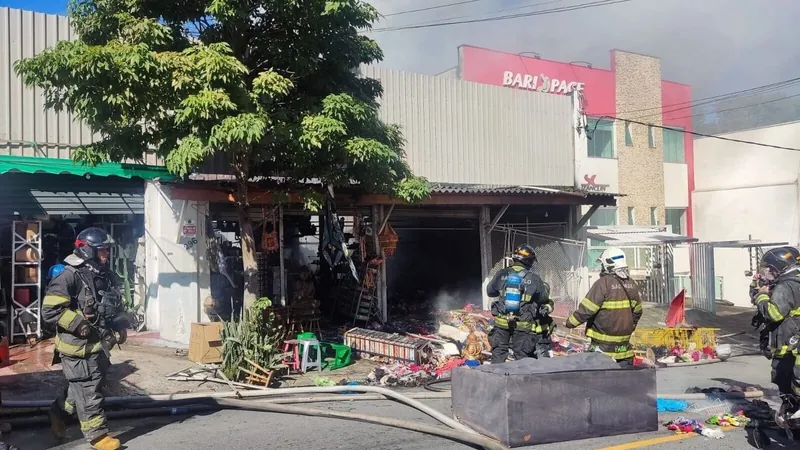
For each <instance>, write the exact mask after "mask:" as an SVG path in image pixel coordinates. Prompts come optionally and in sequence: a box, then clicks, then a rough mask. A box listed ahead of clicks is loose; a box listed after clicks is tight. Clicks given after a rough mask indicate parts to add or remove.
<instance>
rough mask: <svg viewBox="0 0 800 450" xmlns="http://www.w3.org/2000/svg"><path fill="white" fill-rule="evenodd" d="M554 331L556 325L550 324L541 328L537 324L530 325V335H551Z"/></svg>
mask: <svg viewBox="0 0 800 450" xmlns="http://www.w3.org/2000/svg"><path fill="white" fill-rule="evenodd" d="M555 329H556V324H555V323H551V324H548V325H544V326H542V325H541V324H539V323H533V324H531V333H534V334H542V333H547V332H549V333H552V332H553V330H555Z"/></svg>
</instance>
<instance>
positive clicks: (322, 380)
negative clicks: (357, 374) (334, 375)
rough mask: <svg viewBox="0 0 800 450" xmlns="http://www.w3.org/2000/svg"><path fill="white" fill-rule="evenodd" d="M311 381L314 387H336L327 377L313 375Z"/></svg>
mask: <svg viewBox="0 0 800 450" xmlns="http://www.w3.org/2000/svg"><path fill="white" fill-rule="evenodd" d="M311 381H312V382H313V383H314V386H336V383H335V382H334V381H333V380H331V379H330V378H328V377H320V376H317V375H314V376H313V377H312V378H311Z"/></svg>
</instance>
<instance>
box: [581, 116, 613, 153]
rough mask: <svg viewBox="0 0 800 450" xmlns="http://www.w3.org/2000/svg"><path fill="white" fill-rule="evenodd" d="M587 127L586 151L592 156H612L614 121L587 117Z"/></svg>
mask: <svg viewBox="0 0 800 450" xmlns="http://www.w3.org/2000/svg"><path fill="white" fill-rule="evenodd" d="M586 123H587V124H588V127H589V133H588V136H587V137H588V138H589V139H588V143H587V146H588V152H587V154H588V155H589V156H590V157H592V158H613V157H614V122H612V121H610V120H605V119H587V121H586Z"/></svg>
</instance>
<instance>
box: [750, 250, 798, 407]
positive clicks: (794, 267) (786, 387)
mask: <svg viewBox="0 0 800 450" xmlns="http://www.w3.org/2000/svg"><path fill="white" fill-rule="evenodd" d="M798 259H800V252H798V250H797V249H796V248H794V247H778V248H774V249H772V250H769V251H767V252H765V253H764V256H762V258H761V262H760V264H759V268H758V275H757V277H758V281H759V282H758V284H757V286H756V292H754V294H755V295H753V299H752V300H753V303H754V304H755V305H756V307H757V308H758V316H759V317H760V320H761V321H763V322H765V323H766V324H767V326H768V327H769V330H770V331H769V344H768V349H767V350H768V357H771V359H772V382H773V383H775V384H776V385H777V386H778V390H779V392H780V394H781V398H782V399H783V405H782V407H781V414H779V420H782V419H783V418H787V419H791V420H797V419H800V411H798V410H799V409H800V366H798V353H800V349H798V348H797V347H798V346H797V340H798V337H800V265H798ZM795 415H796V416H798V417H794V416H795Z"/></svg>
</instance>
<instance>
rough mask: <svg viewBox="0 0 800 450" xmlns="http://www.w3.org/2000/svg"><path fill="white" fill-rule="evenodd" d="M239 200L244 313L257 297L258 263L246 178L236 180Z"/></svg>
mask: <svg viewBox="0 0 800 450" xmlns="http://www.w3.org/2000/svg"><path fill="white" fill-rule="evenodd" d="M237 183H238V191H239V195H238V200H239V207H238V210H239V234H240V235H241V238H242V266H243V268H244V299H243V300H244V313H245V314H247V311H248V310H249V309H250V307H251V306H253V304H254V303H255V302H256V299H257V298H258V263H257V262H256V243H255V239H254V238H253V223H252V222H251V221H250V199H249V198H248V192H247V178H244V179H239V180H237Z"/></svg>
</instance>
